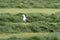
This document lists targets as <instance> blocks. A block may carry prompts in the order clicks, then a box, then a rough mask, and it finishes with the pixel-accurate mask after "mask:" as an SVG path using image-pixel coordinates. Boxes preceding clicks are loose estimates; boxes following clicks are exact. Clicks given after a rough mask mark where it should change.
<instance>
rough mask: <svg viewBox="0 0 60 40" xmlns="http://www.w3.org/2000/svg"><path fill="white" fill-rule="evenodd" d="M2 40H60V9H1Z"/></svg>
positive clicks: (0, 28) (0, 26) (0, 39)
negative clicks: (23, 17) (27, 19)
mask: <svg viewBox="0 0 60 40" xmlns="http://www.w3.org/2000/svg"><path fill="white" fill-rule="evenodd" d="M22 14H25V15H26V16H27V17H28V18H29V19H30V20H31V22H30V23H24V22H23V21H22ZM0 40H60V9H0Z"/></svg>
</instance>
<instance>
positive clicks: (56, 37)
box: [0, 33, 60, 40]
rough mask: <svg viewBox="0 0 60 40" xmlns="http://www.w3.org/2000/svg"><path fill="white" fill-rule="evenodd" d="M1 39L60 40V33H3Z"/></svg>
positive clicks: (0, 35)
mask: <svg viewBox="0 0 60 40" xmlns="http://www.w3.org/2000/svg"><path fill="white" fill-rule="evenodd" d="M0 40H60V33H14V34H9V33H6V34H5V33H3V34H0Z"/></svg>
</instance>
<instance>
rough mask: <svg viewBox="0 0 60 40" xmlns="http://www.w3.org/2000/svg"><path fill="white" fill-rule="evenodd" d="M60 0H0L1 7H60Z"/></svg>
mask: <svg viewBox="0 0 60 40" xmlns="http://www.w3.org/2000/svg"><path fill="white" fill-rule="evenodd" d="M59 4H60V0H18V1H17V0H5V1H4V0H0V8H60V5H59Z"/></svg>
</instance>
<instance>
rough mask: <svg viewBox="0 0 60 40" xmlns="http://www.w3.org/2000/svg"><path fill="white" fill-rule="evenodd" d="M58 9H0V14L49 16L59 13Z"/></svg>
mask: <svg viewBox="0 0 60 40" xmlns="http://www.w3.org/2000/svg"><path fill="white" fill-rule="evenodd" d="M59 12H60V9H47V8H44V9H39V8H30V9H27V8H25V9H24V8H22V9H21V8H20V9H19V8H9V9H8V8H0V13H11V14H17V13H47V14H51V13H59Z"/></svg>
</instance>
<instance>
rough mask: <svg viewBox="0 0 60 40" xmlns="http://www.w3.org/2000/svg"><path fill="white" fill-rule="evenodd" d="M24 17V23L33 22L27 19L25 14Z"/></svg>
mask: <svg viewBox="0 0 60 40" xmlns="http://www.w3.org/2000/svg"><path fill="white" fill-rule="evenodd" d="M22 16H23V21H24V22H31V21H30V20H29V19H28V18H27V17H26V15H25V14H23V15H22Z"/></svg>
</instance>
